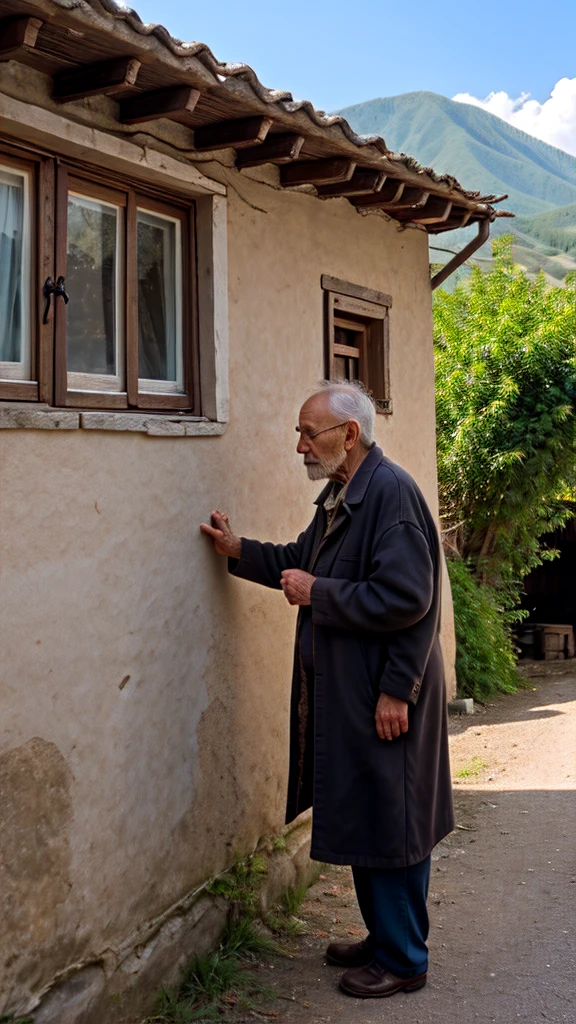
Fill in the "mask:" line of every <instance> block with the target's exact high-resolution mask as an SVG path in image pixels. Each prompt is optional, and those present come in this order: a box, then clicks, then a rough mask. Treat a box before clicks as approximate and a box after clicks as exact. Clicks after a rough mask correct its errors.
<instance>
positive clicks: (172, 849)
mask: <svg viewBox="0 0 576 1024" xmlns="http://www.w3.org/2000/svg"><path fill="white" fill-rule="evenodd" d="M236 189H237V191H236ZM239 192H240V193H241V194H242V196H243V197H244V198H240V195H239V194H238V193H239ZM257 207H259V208H260V209H257ZM228 240H229V266H228V272H229V311H230V397H231V404H230V415H231V418H230V424H229V427H228V429H227V431H226V433H225V434H224V435H223V436H222V437H214V438H172V439H171V438H153V437H146V436H141V435H134V434H128V433H126V434H123V433H106V432H101V433H100V432H95V431H70V432H51V431H50V432H49V431H33V430H22V431H17V430H11V431H5V432H4V434H3V437H2V439H1V441H2V444H1V463H0V502H1V508H0V529H1V541H2V562H1V569H0V590H1V594H2V602H1V612H0V614H1V627H0V628H1V646H0V662H1V664H0V667H1V674H2V688H1V690H0V702H1V710H0V790H1V794H2V800H0V804H1V806H2V807H3V808H4V812H5V815H6V820H4V821H0V833H1V834H2V837H3V840H2V844H1V848H0V903H3V906H2V921H3V927H2V929H1V931H0V951H1V953H2V956H1V957H0V960H1V962H2V963H5V964H6V967H5V976H4V978H3V979H2V983H1V985H0V991H1V992H2V994H3V999H4V1001H5V1005H6V1006H14V1005H15V998H16V996H15V993H19V994H20V995H19V998H18V1003H19V1004H20V1003H21V1002H22V1000H23V1001H24V1002H25V1001H26V997H27V993H29V994H30V996H31V997H32V996H33V995H34V993H38V992H40V991H41V990H42V988H43V987H44V986H46V985H47V984H49V983H50V981H51V980H52V978H53V977H54V976H55V975H56V973H57V972H58V971H61V970H63V969H65V968H66V967H67V965H69V964H72V963H82V962H84V963H86V962H89V961H91V960H95V959H98V958H99V957H100V956H101V955H102V954H103V952H104V951H106V953H105V955H106V956H107V957H112V958H113V957H114V951H115V950H117V949H118V948H119V947H120V945H122V944H126V943H127V944H128V945H129V944H130V942H131V941H133V944H136V943H137V935H138V929H139V928H140V927H141V926H142V925H143V924H144V923H145V922H147V921H149V920H150V919H151V918H153V917H154V915H156V914H158V913H159V912H161V911H162V910H164V909H165V908H166V907H168V906H169V905H170V904H172V903H173V902H174V901H176V900H177V899H178V898H180V897H181V896H183V895H184V894H185V893H186V892H188V891H190V890H191V889H193V888H194V886H195V885H197V884H198V883H200V882H201V881H202V880H204V879H205V878H206V877H208V876H209V875H212V874H214V873H215V872H217V871H219V870H221V869H223V868H224V867H225V866H227V865H228V864H230V863H231V862H232V860H233V859H234V858H235V857H237V856H239V855H241V854H243V853H246V852H248V851H250V850H252V849H253V848H254V845H255V844H256V842H257V841H258V839H259V838H260V837H262V836H263V835H265V834H268V833H271V832H274V831H277V830H278V829H279V828H280V827H281V825H282V823H283V810H284V798H285V776H286V762H287V725H288V716H287V711H288V686H289V678H290V663H291V656H292V644H293V627H294V620H295V610H294V609H292V608H290V607H289V606H288V605H287V604H286V602H285V600H284V598H283V596H282V594H280V593H275V592H271V591H263V590H261V589H259V588H257V587H255V586H253V585H250V584H247V583H243V582H240V581H236V580H233V579H231V578H229V577H228V576H227V574H226V565H225V563H224V561H223V560H222V559H219V558H217V556H215V554H214V553H213V551H212V549H211V546H210V544H209V543H208V542H207V540H206V538H204V537H202V536H201V535H200V533H199V530H198V523H199V522H200V521H201V520H206V518H207V517H208V516H209V514H210V510H211V509H212V508H213V507H215V506H217V507H219V508H221V509H225V510H227V511H228V512H229V513H230V515H231V517H232V522H233V525H234V527H235V528H236V530H237V531H238V532H240V533H243V534H245V535H247V536H255V537H260V538H262V539H270V540H288V539H290V538H292V537H293V536H294V535H295V534H296V533H297V532H299V531H300V530H301V529H302V528H303V527H304V526H305V525H306V524H307V522H308V521H309V518H310V516H311V513H312V508H311V501H312V499H313V497H314V496H315V494H316V493H317V491H318V485H313V484H311V483H309V482H308V481H307V479H306V477H305V474H304V471H303V468H302V465H301V459H300V458H299V457H298V456H297V455H296V453H295V441H296V435H295V433H294V425H295V423H296V418H297V412H298V408H299V405H300V403H301V401H302V399H303V398H304V397H305V396H306V393H307V391H308V390H309V389H310V388H311V387H313V385H314V384H315V382H316V381H317V380H318V378H320V377H321V376H322V373H323V324H322V316H323V305H322V292H321V288H320V276H321V274H323V273H326V274H331V275H334V276H336V277H341V278H344V279H348V280H350V281H353V282H356V283H358V284H362V285H366V286H369V287H372V288H377V289H380V290H383V291H386V292H389V293H391V295H392V296H393V308H392V311H391V334H390V337H391V393H392V398H393V402H394V412H393V415H392V416H379V417H378V424H377V430H378V440H379V442H380V443H381V444H382V446H383V448H384V449H385V451H386V452H387V453H388V454H389V455H390V456H391V457H392V458H394V459H397V460H398V461H399V462H401V463H402V464H403V465H404V466H406V468H407V469H408V470H410V472H411V473H413V475H414V476H415V477H416V479H417V481H418V482H419V484H420V485H421V487H422V489H423V490H424V493H425V494H426V496H427V498H428V500H429V502H430V505H431V507H432V509H433V510H434V511H436V509H437V500H436V475H435V453H434V403H433V367H432V342H431V314H430V303H431V299H430V285H429V278H428V262H427V261H428V252H427V240H426V236H425V234H424V233H423V232H419V231H417V230H406V231H400V230H398V228H397V226H396V225H395V224H394V223H392V222H388V221H386V220H385V219H383V218H380V217H374V216H370V217H365V218H363V217H361V216H359V215H358V214H357V213H356V212H355V211H354V210H353V209H352V207H351V206H350V205H349V204H348V203H346V202H345V201H344V200H338V201H332V202H330V203H321V202H319V201H318V200H317V199H315V198H314V197H311V196H308V195H304V194H299V193H280V192H278V191H275V190H273V189H271V188H269V187H267V186H266V185H263V184H261V183H258V182H256V181H253V180H248V179H247V178H239V177H238V176H236V178H235V189H230V192H229V224H228ZM447 635H449V631H448V633H447ZM131 936H132V937H133V939H131V938H130V937H131ZM22 1005H23V1003H22ZM1 1007H2V1004H1V1000H0V1009H1Z"/></svg>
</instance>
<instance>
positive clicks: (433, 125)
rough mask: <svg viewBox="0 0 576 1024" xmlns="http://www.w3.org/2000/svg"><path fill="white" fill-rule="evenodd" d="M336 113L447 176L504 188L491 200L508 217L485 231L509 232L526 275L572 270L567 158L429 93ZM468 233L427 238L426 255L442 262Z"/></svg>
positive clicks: (575, 199) (573, 226) (482, 256)
mask: <svg viewBox="0 0 576 1024" xmlns="http://www.w3.org/2000/svg"><path fill="white" fill-rule="evenodd" d="M338 113H340V114H342V115H343V116H344V117H345V118H346V120H347V121H349V123H350V124H351V125H352V127H353V128H354V130H355V131H357V132H358V133H359V134H363V135H372V134H376V135H381V136H382V137H383V138H384V139H385V140H386V144H387V145H388V147H389V148H390V149H392V150H394V151H396V152H402V153H409V154H410V156H413V157H415V158H416V160H418V162H419V163H420V164H423V165H424V166H425V167H433V168H434V170H435V171H436V172H437V173H439V174H452V175H454V177H456V178H457V179H458V181H459V182H460V184H461V185H463V186H464V188H467V189H471V190H478V191H480V192H483V193H486V194H494V193H495V194H497V195H502V194H503V193H507V194H508V199H506V200H504V202H503V203H501V204H499V205H500V206H501V208H503V209H506V210H509V211H510V212H511V213H514V214H516V217H515V219H514V220H508V219H504V218H502V219H499V220H496V221H495V223H494V224H493V226H492V236H497V235H502V234H504V233H511V234H514V235H515V236H516V244H515V247H514V255H515V259H516V260H517V262H518V263H520V264H521V265H522V266H523V267H525V268H526V270H527V271H528V272H529V273H536V272H537V271H538V270H544V272H545V273H546V276H547V277H548V279H549V280H550V281H551V282H553V283H555V284H558V283H559V282H560V281H561V280H562V279H563V277H564V276H565V274H566V273H567V271H568V270H570V269H573V268H574V267H576V261H575V255H576V254H575V253H574V246H575V243H576V207H575V205H574V204H576V158H575V157H573V156H570V154H568V153H564V152H563V151H562V150H560V149H556V148H555V147H554V146H549V145H548V144H547V143H545V142H541V141H540V140H539V139H534V138H532V136H530V135H526V134H525V133H524V132H521V131H518V129H517V128H513V127H512V126H511V125H509V124H507V123H506V121H503V120H502V119H501V118H499V117H496V116H495V115H494V114H489V113H487V111H485V110H481V109H480V108H479V107H474V106H470V105H469V104H467V103H455V102H454V100H449V99H446V97H444V96H437V95H436V94H435V93H431V92H410V93H405V94H404V95H402V96H391V97H388V98H384V99H376V100H369V101H368V102H366V103H358V104H356V105H355V106H353V107H346V108H345V109H344V110H340V111H338ZM497 208H498V207H497ZM474 234H475V229H467V228H465V229H464V230H462V231H451V232H447V233H446V234H441V235H438V236H437V237H436V238H431V239H430V247H431V249H434V252H431V259H432V260H433V261H434V262H441V261H446V260H447V259H449V258H450V252H447V253H442V252H441V250H442V249H444V250H452V251H453V250H457V249H460V248H462V246H463V245H465V244H466V243H467V242H468V241H469V240H470V238H472V237H473V235H474ZM490 255H491V253H490V247H489V245H486V246H483V248H482V249H481V250H479V252H478V254H477V257H476V258H477V259H478V262H479V264H480V265H484V266H488V265H489V263H490ZM460 276H462V272H460Z"/></svg>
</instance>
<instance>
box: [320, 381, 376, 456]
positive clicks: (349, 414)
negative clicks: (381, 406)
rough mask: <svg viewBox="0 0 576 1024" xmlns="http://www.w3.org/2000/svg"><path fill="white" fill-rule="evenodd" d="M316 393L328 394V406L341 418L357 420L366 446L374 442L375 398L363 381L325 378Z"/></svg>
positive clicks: (361, 441) (362, 440)
mask: <svg viewBox="0 0 576 1024" xmlns="http://www.w3.org/2000/svg"><path fill="white" fill-rule="evenodd" d="M316 394H319V395H321V394H325V395H328V408H329V409H330V412H333V413H334V415H335V416H337V417H338V419H339V420H357V421H358V423H359V424H360V443H361V444H362V445H363V446H364V448H371V447H372V445H373V444H374V416H375V414H376V406H375V405H374V400H373V398H372V397H371V395H370V394H369V392H368V391H367V390H366V388H365V387H364V385H363V384H362V382H361V381H358V380H339V381H333V380H323V381H321V382H320V387H319V388H318V391H317V392H316Z"/></svg>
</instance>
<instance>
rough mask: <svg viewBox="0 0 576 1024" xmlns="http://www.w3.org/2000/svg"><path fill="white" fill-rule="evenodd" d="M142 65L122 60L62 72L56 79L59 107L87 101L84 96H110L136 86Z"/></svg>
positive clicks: (136, 61)
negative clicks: (72, 101)
mask: <svg viewBox="0 0 576 1024" xmlns="http://www.w3.org/2000/svg"><path fill="white" fill-rule="evenodd" d="M139 70H140V61H139V60H136V59H135V58H134V57H119V58H117V59H116V60H108V61H104V62H103V63H102V64H90V65H84V66H82V67H76V68H74V69H73V70H72V71H61V72H60V73H59V74H57V75H55V76H54V94H53V95H54V99H55V100H58V102H59V103H68V102H69V101H70V100H79V99H83V97H84V96H109V95H112V94H113V93H115V92H119V91H120V90H122V89H126V88H131V87H132V86H134V85H135V83H136V79H137V77H138V72H139Z"/></svg>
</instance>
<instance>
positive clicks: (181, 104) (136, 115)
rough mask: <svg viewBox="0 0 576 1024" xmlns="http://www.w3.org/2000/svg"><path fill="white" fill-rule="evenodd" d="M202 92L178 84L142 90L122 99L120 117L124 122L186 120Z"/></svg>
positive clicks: (140, 122)
mask: <svg viewBox="0 0 576 1024" xmlns="http://www.w3.org/2000/svg"><path fill="white" fill-rule="evenodd" d="M200 96H201V93H200V91H199V90H198V89H193V88H192V87H191V86H188V85H176V86H173V87H172V88H171V89H159V90H158V91H157V92H141V93H140V94H139V95H138V96H130V97H129V98H128V99H124V100H120V114H119V119H120V121H121V122H122V124H142V122H144V121H155V120H156V119H157V118H159V117H167V118H169V119H170V120H172V121H180V120H185V119H186V117H187V115H188V114H191V113H192V111H193V110H194V107H195V106H196V104H197V103H198V100H199V99H200Z"/></svg>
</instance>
